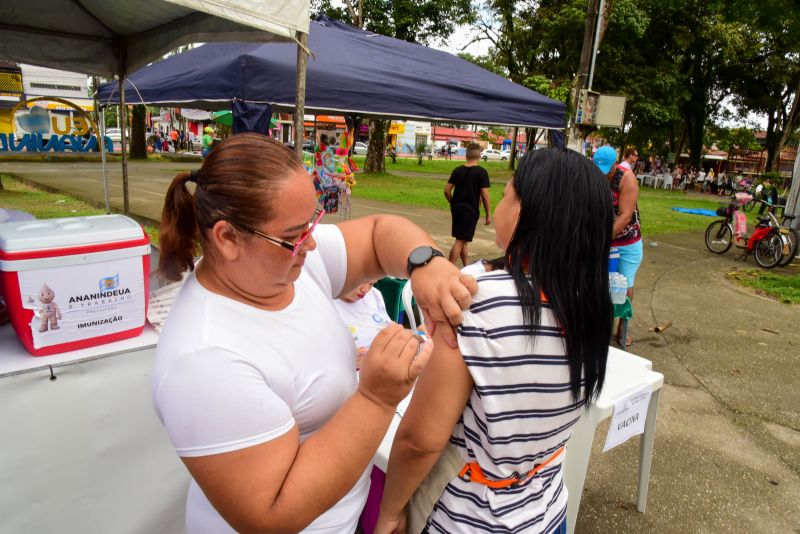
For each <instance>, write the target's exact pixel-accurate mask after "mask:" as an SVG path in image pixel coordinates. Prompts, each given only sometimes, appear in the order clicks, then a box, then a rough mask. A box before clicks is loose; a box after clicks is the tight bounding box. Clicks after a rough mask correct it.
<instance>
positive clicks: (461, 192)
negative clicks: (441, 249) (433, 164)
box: [444, 143, 492, 265]
mask: <svg viewBox="0 0 800 534" xmlns="http://www.w3.org/2000/svg"><path fill="white" fill-rule="evenodd" d="M480 157H481V147H480V145H479V144H477V143H471V144H470V145H469V146H468V147H467V162H466V163H465V164H464V165H461V166H459V167H456V168H455V169H454V170H453V172H452V174H451V175H450V179H449V180H448V181H447V185H446V186H445V187H444V197H445V198H446V199H447V201H448V202H449V203H450V215H451V217H452V221H453V227H452V228H453V231H452V234H453V237H454V238H455V239H456V241H455V243H453V248H451V249H450V254H449V259H450V261H451V262H453V263H456V262H457V260H458V258H461V263H462V264H463V265H467V264H468V263H469V243H470V242H471V241H472V238H473V237H474V236H475V227H476V226H477V224H478V219H479V218H480V215H481V213H480V206H479V204H478V201H479V200H480V201H482V202H483V209H484V210H485V211H486V224H491V223H492V217H491V215H490V214H491V212H492V210H491V206H490V203H489V187H490V185H489V173H487V172H486V169H484V168H483V167H481V166H479V165H478V161H480Z"/></svg>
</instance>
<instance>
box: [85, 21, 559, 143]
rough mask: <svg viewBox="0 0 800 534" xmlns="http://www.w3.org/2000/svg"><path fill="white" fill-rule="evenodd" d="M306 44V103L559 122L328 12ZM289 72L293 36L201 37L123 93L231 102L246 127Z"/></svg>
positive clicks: (482, 75)
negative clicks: (261, 40) (258, 39)
mask: <svg viewBox="0 0 800 534" xmlns="http://www.w3.org/2000/svg"><path fill="white" fill-rule="evenodd" d="M308 48H309V50H310V51H311V53H312V54H313V57H312V59H311V60H310V61H309V63H308V74H307V85H306V101H305V109H306V112H310V113H316V114H329V115H357V116H361V117H372V118H400V119H423V120H432V121H448V122H468V123H477V124H490V125H500V126H519V127H531V128H547V129H557V130H561V129H562V128H564V124H565V122H564V120H565V119H564V115H565V107H564V104H563V103H561V102H557V101H555V100H552V99H550V98H547V97H545V96H543V95H541V94H539V93H537V92H535V91H531V90H530V89H527V88H525V87H523V86H521V85H517V84H515V83H513V82H511V81H509V80H507V79H505V78H502V77H500V76H497V75H495V74H493V73H491V72H489V71H486V70H484V69H482V68H480V67H478V66H477V65H474V64H472V63H470V62H468V61H465V60H462V59H460V58H458V57H456V56H453V55H452V54H449V53H447V52H442V51H439V50H434V49H431V48H427V47H425V46H421V45H417V44H413V43H408V42H405V41H401V40H398V39H393V38H391V37H385V36H382V35H376V34H373V33H371V32H368V31H364V30H360V29H357V28H354V27H352V26H348V25H347V24H344V23H341V22H338V21H336V20H332V19H329V18H327V17H321V18H319V19H318V20H317V21H312V22H311V25H310V28H309V38H308ZM295 76H296V48H295V47H294V46H292V45H287V44H282V43H265V44H245V43H225V44H222V43H214V44H206V45H204V46H201V47H198V48H194V49H192V50H190V51H188V52H184V53H182V54H178V55H175V56H172V57H170V58H167V59H165V60H164V61H161V62H159V63H155V64H153V65H150V66H148V67H145V68H143V69H141V70H139V71H138V72H136V73H134V74H132V75H130V76H129V80H130V83H128V84H126V85H125V101H126V102H128V103H130V104H137V103H143V104H153V105H162V106H173V107H191V108H199V109H207V110H220V109H232V110H233V113H234V132H236V131H237V130H238V131H252V130H253V128H252V126H253V124H254V123H256V122H257V123H258V124H260V125H263V124H265V121H264V120H257V119H258V117H259V116H261V117H263V116H264V115H268V114H270V113H272V112H273V111H275V112H277V111H284V112H291V111H292V110H293V109H294V99H295ZM118 99H119V89H118V87H117V85H116V84H106V85H103V86H101V87H100V91H99V94H98V100H99V101H100V102H101V103H104V104H114V103H116V102H117V101H118ZM254 111H255V112H254ZM237 118H240V119H242V120H237ZM237 123H238V125H237Z"/></svg>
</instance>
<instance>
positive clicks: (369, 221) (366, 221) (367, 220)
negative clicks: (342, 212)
mask: <svg viewBox="0 0 800 534" xmlns="http://www.w3.org/2000/svg"><path fill="white" fill-rule="evenodd" d="M375 223H376V217H375V216H368V217H359V218H358V219H352V220H349V221H344V222H341V223H339V224H338V225H337V226H338V227H339V229H340V230H341V231H342V236H344V244H345V249H346V250H347V274H346V276H345V280H344V287H343V288H342V290H341V292H340V293H339V294H340V295H344V294H345V293H347V292H349V291H352V290H353V289H355V288H356V287H357V286H358V285H359V284H362V283H364V282H365V281H366V280H375V279H377V278H381V277H382V276H383V271H382V269H381V264H380V262H379V261H378V256H377V254H376V252H375V244H374V243H373V239H374V236H375ZM335 296H338V295H335Z"/></svg>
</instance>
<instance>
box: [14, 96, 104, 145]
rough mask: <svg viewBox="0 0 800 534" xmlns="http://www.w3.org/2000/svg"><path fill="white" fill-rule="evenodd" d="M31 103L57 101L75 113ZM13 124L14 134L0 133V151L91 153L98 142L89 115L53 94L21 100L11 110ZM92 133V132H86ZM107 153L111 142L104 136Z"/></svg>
mask: <svg viewBox="0 0 800 534" xmlns="http://www.w3.org/2000/svg"><path fill="white" fill-rule="evenodd" d="M33 102H56V103H58V104H60V105H62V106H66V107H68V108H70V109H72V111H74V112H75V113H73V115H72V116H71V117H70V116H69V115H59V114H57V113H50V111H49V110H48V109H46V108H43V107H41V106H36V105H33V106H32V107H31V108H30V109H29V108H28V105H29V104H32V103H33ZM11 117H12V124H16V125H18V127H19V128H18V129H17V131H22V132H25V133H23V134H21V135H19V136H17V135H16V134H13V133H11V134H4V133H2V134H0V152H22V151H23V150H24V151H27V152H51V151H52V152H94V151H96V150H99V147H98V145H97V136H96V135H95V134H94V133H93V132H97V131H98V129H97V125H96V124H95V122H94V120H93V119H92V117H91V116H90V115H88V114H87V113H86V112H85V111H84V110H83V109H81V108H80V107H78V106H76V105H75V104H73V103H72V102H70V101H68V100H64V99H61V98H56V97H37V98H30V99H27V100H23V101H21V102H20V103H19V104H17V105H16V106H14V108H13V109H12V110H11ZM89 134H91V135H89ZM104 139H105V145H106V151H107V152H113V151H114V143H113V142H112V141H111V139H110V138H109V137H108V136H105V138H104Z"/></svg>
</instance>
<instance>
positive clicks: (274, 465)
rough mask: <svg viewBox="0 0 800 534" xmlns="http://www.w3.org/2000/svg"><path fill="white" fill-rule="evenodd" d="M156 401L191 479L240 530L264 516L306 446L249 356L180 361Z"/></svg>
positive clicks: (205, 355)
mask: <svg viewBox="0 0 800 534" xmlns="http://www.w3.org/2000/svg"><path fill="white" fill-rule="evenodd" d="M155 401H156V406H157V410H158V412H159V415H160V416H161V419H162V421H163V422H164V426H165V428H166V429H167V433H168V434H169V436H170V439H171V440H172V443H173V445H174V446H175V449H176V451H177V453H178V455H179V456H181V459H182V460H183V462H184V464H185V465H186V466H187V468H188V469H189V472H190V473H191V474H192V477H193V478H194V479H195V480H196V481H197V483H198V484H199V485H200V487H201V488H202V490H203V492H204V493H205V494H206V496H207V497H208V498H209V500H210V501H211V502H212V504H213V505H214V507H215V508H216V509H217V510H219V512H220V513H221V514H222V516H223V517H224V518H225V519H226V520H227V521H229V522H230V523H231V524H233V525H234V526H238V527H239V528H245V527H246V526H247V525H252V524H253V522H254V521H257V520H258V519H259V518H263V516H264V509H265V508H267V509H268V508H269V507H270V506H271V505H272V504H273V503H274V502H275V499H276V497H277V495H278V493H279V491H280V488H281V486H282V485H283V482H284V479H285V478H286V476H287V474H288V472H289V470H290V468H291V466H292V462H293V459H294V457H295V455H296V453H297V449H298V448H299V445H300V440H299V432H298V430H297V427H296V425H295V422H294V419H293V417H292V414H291V410H290V409H289V407H288V406H287V405H286V403H285V402H284V401H283V400H282V399H281V398H280V397H278V395H277V394H276V393H275V392H274V391H273V390H272V389H271V388H270V387H269V385H268V384H267V383H266V381H265V379H264V377H263V375H262V374H261V372H259V370H258V369H256V368H254V367H253V366H252V365H250V364H249V363H248V362H247V361H245V360H244V359H241V358H239V357H237V356H236V355H235V354H232V353H229V352H227V351H224V350H221V349H208V350H206V351H202V352H199V353H196V354H192V355H187V356H182V357H180V358H178V359H176V360H175V361H174V362H173V364H172V366H171V367H170V368H169V369H168V370H167V372H166V373H165V374H164V376H163V377H162V379H161V381H160V383H159V384H158V388H157V390H156V395H155Z"/></svg>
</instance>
